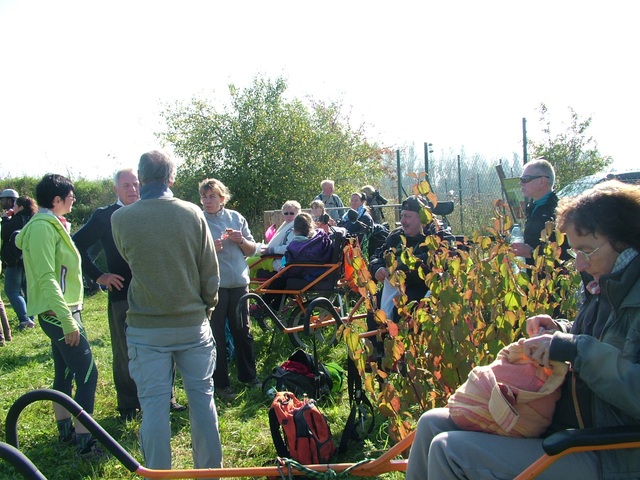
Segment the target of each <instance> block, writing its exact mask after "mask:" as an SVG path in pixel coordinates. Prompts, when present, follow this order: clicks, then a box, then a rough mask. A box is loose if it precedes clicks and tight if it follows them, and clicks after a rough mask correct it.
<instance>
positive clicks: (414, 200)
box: [401, 195, 427, 213]
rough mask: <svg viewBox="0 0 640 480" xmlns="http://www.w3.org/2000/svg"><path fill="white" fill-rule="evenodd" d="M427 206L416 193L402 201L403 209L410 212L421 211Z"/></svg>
mask: <svg viewBox="0 0 640 480" xmlns="http://www.w3.org/2000/svg"><path fill="white" fill-rule="evenodd" d="M426 206H427V205H426V204H425V203H422V201H420V200H419V199H418V197H416V196H415V195H411V196H410V197H407V198H406V199H405V200H404V201H403V202H402V208H401V210H409V211H410V212H416V213H420V212H421V211H422V209H423V208H425V207H426Z"/></svg>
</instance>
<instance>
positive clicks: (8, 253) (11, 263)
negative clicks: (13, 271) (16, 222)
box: [2, 215, 30, 267]
mask: <svg viewBox="0 0 640 480" xmlns="http://www.w3.org/2000/svg"><path fill="white" fill-rule="evenodd" d="M20 217H22V227H20V228H18V229H16V230H14V231H13V232H11V235H9V238H8V239H7V240H6V241H5V242H3V243H2V263H4V264H5V265H6V266H7V267H21V266H22V250H20V249H19V248H18V246H17V245H16V237H17V236H18V234H19V233H20V231H21V230H22V229H23V228H24V226H25V225H26V224H27V222H28V221H29V219H30V217H27V216H25V215H20Z"/></svg>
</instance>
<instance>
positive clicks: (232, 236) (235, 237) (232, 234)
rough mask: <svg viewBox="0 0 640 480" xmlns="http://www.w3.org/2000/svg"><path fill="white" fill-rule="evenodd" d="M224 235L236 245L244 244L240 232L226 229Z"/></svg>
mask: <svg viewBox="0 0 640 480" xmlns="http://www.w3.org/2000/svg"><path fill="white" fill-rule="evenodd" d="M225 235H226V237H227V238H228V239H229V240H231V241H232V242H236V243H237V244H238V245H240V244H241V243H242V242H244V237H243V236H242V232H241V231H240V230H233V229H232V228H227V230H226V231H225Z"/></svg>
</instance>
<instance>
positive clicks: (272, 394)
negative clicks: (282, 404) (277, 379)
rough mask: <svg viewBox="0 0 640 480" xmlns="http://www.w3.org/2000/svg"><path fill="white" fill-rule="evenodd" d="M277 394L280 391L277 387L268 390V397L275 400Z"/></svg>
mask: <svg viewBox="0 0 640 480" xmlns="http://www.w3.org/2000/svg"><path fill="white" fill-rule="evenodd" d="M276 393H278V391H277V390H276V387H271V388H270V389H269V390H267V396H268V397H269V398H270V399H271V400H273V399H274V398H276Z"/></svg>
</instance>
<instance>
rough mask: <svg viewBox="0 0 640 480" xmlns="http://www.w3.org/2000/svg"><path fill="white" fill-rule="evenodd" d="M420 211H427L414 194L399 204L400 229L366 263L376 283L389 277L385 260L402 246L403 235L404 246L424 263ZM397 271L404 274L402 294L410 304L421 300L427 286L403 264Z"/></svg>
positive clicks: (422, 220)
mask: <svg viewBox="0 0 640 480" xmlns="http://www.w3.org/2000/svg"><path fill="white" fill-rule="evenodd" d="M423 208H426V203H423V202H422V201H421V200H419V199H418V198H417V197H416V196H415V195H412V196H410V197H407V199H406V200H404V201H403V202H402V207H401V212H400V225H401V226H400V227H399V228H396V229H395V230H393V231H392V232H391V233H390V234H389V236H388V237H387V239H386V240H385V242H384V245H382V247H380V248H378V250H377V251H376V252H375V253H374V254H373V256H372V257H371V259H370V261H369V272H370V273H371V275H372V276H373V277H374V278H375V279H376V280H377V281H379V282H384V280H385V279H386V278H387V277H388V276H389V271H388V270H387V267H386V260H385V257H386V255H387V254H388V253H389V251H390V250H391V249H393V248H396V249H399V247H401V246H402V239H401V237H402V236H404V237H405V238H406V247H407V248H408V247H413V254H414V256H416V257H418V258H420V259H421V260H423V261H424V260H426V259H427V252H428V248H427V247H426V245H422V246H420V245H421V244H423V243H424V241H425V239H426V238H427V236H426V234H425V231H426V230H427V229H426V227H427V224H426V222H425V217H424V216H423V215H421V211H422V209H423ZM398 260H399V259H398ZM398 268H399V269H400V270H405V271H406V272H407V277H406V280H405V292H406V294H407V297H408V299H409V301H412V300H418V299H420V298H422V297H424V296H425V294H426V293H427V285H426V284H425V282H424V280H422V279H421V278H420V275H419V273H418V270H417V269H412V270H409V269H407V268H406V267H404V268H403V266H402V265H400V266H399V267H398Z"/></svg>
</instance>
